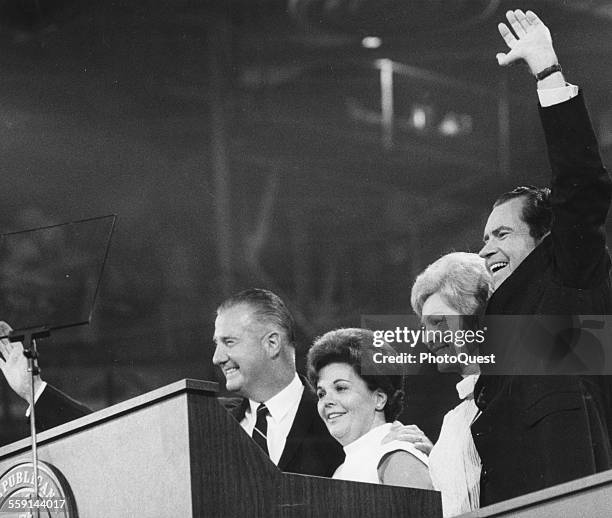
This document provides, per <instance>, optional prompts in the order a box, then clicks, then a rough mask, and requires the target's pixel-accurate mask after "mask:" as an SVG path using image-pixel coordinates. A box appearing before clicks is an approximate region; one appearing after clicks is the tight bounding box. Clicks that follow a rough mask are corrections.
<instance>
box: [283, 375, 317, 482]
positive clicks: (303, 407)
mask: <svg viewBox="0 0 612 518" xmlns="http://www.w3.org/2000/svg"><path fill="white" fill-rule="evenodd" d="M300 378H302V377H301V376H300ZM302 383H304V380H303V379H302ZM316 408H317V402H316V398H315V396H314V394H313V393H312V392H311V390H310V387H309V385H308V384H307V383H306V384H304V392H303V394H302V398H301V399H300V404H299V406H298V410H297V414H295V419H294V420H293V425H292V426H291V429H290V430H289V435H287V442H286V443H285V448H284V449H283V454H282V455H281V458H280V460H279V461H278V467H279V469H280V470H282V471H286V469H287V466H288V465H289V464H290V463H291V461H292V460H293V457H295V455H296V453H297V452H298V450H299V448H300V446H301V445H302V443H303V442H304V440H305V438H306V437H307V436H308V434H309V431H310V429H311V428H312V420H313V419H320V417H319V415H318V414H317V412H316Z"/></svg>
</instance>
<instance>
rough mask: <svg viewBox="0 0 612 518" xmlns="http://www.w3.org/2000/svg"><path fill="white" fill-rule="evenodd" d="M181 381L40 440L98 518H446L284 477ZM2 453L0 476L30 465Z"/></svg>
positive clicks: (435, 509)
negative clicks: (15, 465)
mask: <svg viewBox="0 0 612 518" xmlns="http://www.w3.org/2000/svg"><path fill="white" fill-rule="evenodd" d="M216 393H217V384H216V383H212V382H204V381H196V380H182V381H179V382H176V383H173V384H171V385H168V386H166V387H162V388H160V389H158V390H154V391H152V392H149V393H147V394H144V395H142V396H139V397H136V398H134V399H130V400H128V401H125V402H123V403H119V404H117V405H114V406H112V407H109V408H107V409H104V410H101V411H99V412H96V413H94V414H91V415H88V416H85V417H82V418H80V419H77V420H75V421H72V422H70V423H67V424H65V425H62V426H58V427H56V428H53V429H52V430H48V431H46V432H43V433H41V434H39V436H38V439H39V441H38V442H39V458H40V460H42V461H45V462H48V463H51V464H52V465H54V466H55V467H56V468H57V469H59V470H60V471H61V473H62V474H63V475H64V477H65V478H66V479H67V481H68V483H69V485H70V487H71V490H72V493H73V494H74V497H75V500H76V504H77V509H78V514H79V516H80V517H82V518H90V517H91V518H95V517H104V518H108V517H113V518H115V517H116V518H120V517H139V518H140V517H152V518H174V517H203V516H210V517H225V516H227V517H241V518H243V517H262V518H268V517H270V518H272V517H279V518H280V517H283V518H290V517H291V518H293V517H312V518H319V517H333V518H340V517H347V518H348V517H351V518H352V517H363V518H373V517H377V516H380V517H390V516H393V517H395V516H398V517H399V516H401V517H441V516H442V514H441V504H440V495H439V493H437V492H435V491H425V490H420V489H410V488H400V487H391V486H380V485H374V484H363V483H357V482H346V481H342V480H331V479H327V478H323V477H311V476H305V475H297V474H292V473H282V472H281V471H279V470H278V468H277V467H276V466H275V465H274V464H273V463H272V462H270V460H269V458H268V457H267V456H266V455H265V454H264V453H263V452H262V451H261V450H260V449H259V448H258V447H257V446H256V445H255V443H254V442H253V441H252V439H251V438H250V437H249V436H248V435H247V434H246V433H245V432H244V431H243V430H242V428H241V427H240V425H239V424H238V423H237V422H236V421H235V420H234V419H233V418H232V417H231V416H230V415H229V413H228V412H227V411H226V410H225V409H224V408H223V407H222V406H221V404H220V403H219V402H218V401H217V400H216V398H215V396H216ZM29 448H30V442H29V439H24V440H22V441H18V442H16V443H13V444H10V445H8V446H5V447H3V448H0V474H2V473H4V472H5V471H6V470H8V469H9V468H10V467H11V466H13V465H14V464H16V463H17V462H19V461H24V460H25V461H27V460H29V459H30V450H29Z"/></svg>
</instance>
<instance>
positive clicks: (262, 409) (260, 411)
mask: <svg viewBox="0 0 612 518" xmlns="http://www.w3.org/2000/svg"><path fill="white" fill-rule="evenodd" d="M267 415H268V407H266V405H265V404H263V403H260V404H259V406H258V407H257V421H255V428H253V440H254V441H255V442H256V443H257V445H258V446H259V447H260V448H261V449H262V450H263V451H264V452H265V454H266V455H269V453H268V438H267V434H268V421H267V419H266V416H267Z"/></svg>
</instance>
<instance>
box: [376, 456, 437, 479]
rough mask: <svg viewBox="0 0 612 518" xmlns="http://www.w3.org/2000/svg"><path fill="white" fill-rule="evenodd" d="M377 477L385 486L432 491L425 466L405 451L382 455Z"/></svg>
mask: <svg viewBox="0 0 612 518" xmlns="http://www.w3.org/2000/svg"><path fill="white" fill-rule="evenodd" d="M378 477H379V480H380V482H381V483H382V484H385V485H391V486H404V487H418V488H422V489H433V485H432V483H431V478H430V476H429V469H428V468H427V464H426V463H423V462H422V461H421V460H420V459H418V458H417V456H415V455H413V454H412V453H411V452H409V451H407V450H405V449H395V450H392V451H389V452H387V453H385V454H384V455H383V457H382V458H381V459H380V462H379V463H378Z"/></svg>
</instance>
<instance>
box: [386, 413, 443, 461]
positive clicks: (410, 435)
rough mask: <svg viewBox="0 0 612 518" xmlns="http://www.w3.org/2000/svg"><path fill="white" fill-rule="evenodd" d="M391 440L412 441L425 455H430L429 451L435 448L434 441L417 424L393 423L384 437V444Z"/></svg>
mask: <svg viewBox="0 0 612 518" xmlns="http://www.w3.org/2000/svg"><path fill="white" fill-rule="evenodd" d="M391 441H407V442H411V443H412V444H414V447H415V448H416V449H417V450H420V451H422V452H423V453H424V454H425V455H429V452H430V451H431V449H432V448H433V443H432V442H431V441H430V440H429V438H428V437H427V436H426V435H425V433H424V432H423V431H422V430H421V429H420V428H419V427H418V426H417V425H415V424H407V425H403V424H402V423H400V422H399V421H395V422H394V423H393V425H392V426H391V430H390V431H389V433H388V434H387V435H386V436H385V437H384V438H383V440H382V444H386V443H388V442H391Z"/></svg>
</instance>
